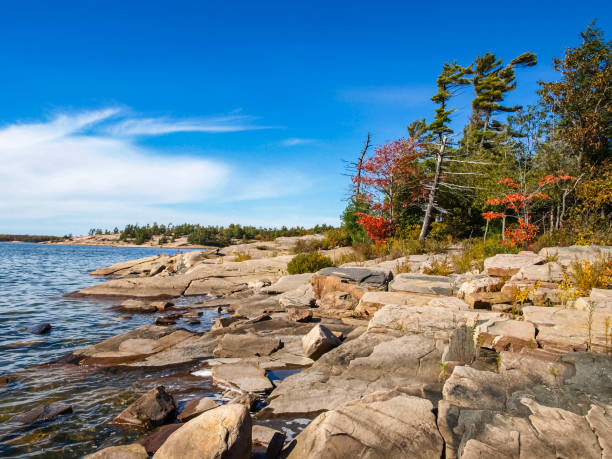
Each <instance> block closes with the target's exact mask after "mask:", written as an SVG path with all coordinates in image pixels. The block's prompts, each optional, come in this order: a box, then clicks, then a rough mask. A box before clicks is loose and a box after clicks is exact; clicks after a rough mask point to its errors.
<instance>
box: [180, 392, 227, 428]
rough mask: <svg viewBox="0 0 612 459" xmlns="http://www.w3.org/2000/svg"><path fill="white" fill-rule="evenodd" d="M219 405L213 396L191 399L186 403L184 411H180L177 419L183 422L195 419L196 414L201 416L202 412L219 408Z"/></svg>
mask: <svg viewBox="0 0 612 459" xmlns="http://www.w3.org/2000/svg"><path fill="white" fill-rule="evenodd" d="M217 406H219V405H217V403H216V402H215V401H214V400H213V399H212V398H208V397H203V398H199V399H196V400H190V401H189V402H187V403H186V404H185V407H184V408H183V411H181V412H180V413H179V415H178V416H177V419H178V420H179V421H181V422H187V421H189V420H190V419H193V418H195V417H196V416H199V415H200V414H202V413H204V412H205V411H208V410H212V409H214V408H217Z"/></svg>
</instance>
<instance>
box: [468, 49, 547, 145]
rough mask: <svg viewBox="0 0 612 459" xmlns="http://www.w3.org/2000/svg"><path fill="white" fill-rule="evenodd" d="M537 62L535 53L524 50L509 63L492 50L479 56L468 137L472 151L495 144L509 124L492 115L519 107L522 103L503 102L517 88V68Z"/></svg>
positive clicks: (515, 109) (512, 110) (476, 61)
mask: <svg viewBox="0 0 612 459" xmlns="http://www.w3.org/2000/svg"><path fill="white" fill-rule="evenodd" d="M536 63H537V59H536V55H535V54H532V53H530V52H526V53H523V54H521V55H520V56H518V57H517V58H515V59H513V60H512V61H511V62H510V64H508V65H506V66H504V65H503V61H502V59H498V58H497V57H496V56H495V54H492V53H486V54H485V55H484V56H479V57H477V58H476V60H475V69H474V77H473V84H474V93H475V95H474V99H473V100H472V118H471V120H470V124H469V126H468V129H467V133H466V134H467V135H466V137H467V138H466V139H465V140H466V145H467V148H468V150H469V152H470V153H474V152H482V151H483V150H490V149H492V148H494V146H495V144H496V140H498V138H499V136H500V134H502V133H503V132H504V130H505V128H506V125H505V123H503V122H502V121H500V120H497V119H494V118H493V117H494V116H495V115H496V114H497V113H500V112H504V113H512V112H516V111H517V110H519V109H520V107H519V106H505V105H502V102H503V101H504V98H505V97H506V94H507V93H508V92H510V91H513V90H514V89H516V75H515V69H516V68H519V67H531V66H534V65H536Z"/></svg>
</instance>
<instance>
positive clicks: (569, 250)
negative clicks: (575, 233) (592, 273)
mask: <svg viewBox="0 0 612 459" xmlns="http://www.w3.org/2000/svg"><path fill="white" fill-rule="evenodd" d="M539 255H540V256H542V257H544V258H548V259H550V260H555V261H556V262H557V263H559V264H560V265H561V266H563V267H564V268H569V267H570V266H571V265H573V264H574V263H580V262H583V261H586V262H589V263H596V262H598V261H601V259H602V258H603V257H612V247H611V246H603V245H585V246H582V245H572V246H571V247H546V248H544V249H542V250H540V252H539Z"/></svg>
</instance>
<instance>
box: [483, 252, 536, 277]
mask: <svg viewBox="0 0 612 459" xmlns="http://www.w3.org/2000/svg"><path fill="white" fill-rule="evenodd" d="M545 261H546V260H545V259H544V257H542V256H540V255H537V254H535V253H533V252H521V253H519V254H510V253H500V254H497V255H495V256H494V257H489V258H487V259H485V261H484V267H485V271H486V273H487V274H488V275H489V276H498V277H503V276H508V277H509V276H512V275H514V274H516V273H518V272H519V271H520V270H521V269H522V268H525V267H529V266H533V265H540V264H542V263H544V262H545Z"/></svg>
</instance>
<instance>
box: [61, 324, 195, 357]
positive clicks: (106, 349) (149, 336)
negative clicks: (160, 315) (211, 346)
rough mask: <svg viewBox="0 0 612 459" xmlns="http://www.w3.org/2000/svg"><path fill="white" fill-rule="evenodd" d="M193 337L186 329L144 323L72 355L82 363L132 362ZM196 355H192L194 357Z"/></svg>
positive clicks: (159, 352)
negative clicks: (142, 325)
mask: <svg viewBox="0 0 612 459" xmlns="http://www.w3.org/2000/svg"><path fill="white" fill-rule="evenodd" d="M195 339H197V337H196V336H195V335H194V334H193V333H190V332H188V331H185V330H174V329H173V328H171V327H165V326H155V325H147V326H144V327H140V328H137V329H136V330H131V331H129V332H126V333H122V334H120V335H117V336H113V337H111V338H108V339H106V340H104V341H102V342H100V343H98V344H95V345H93V346H89V347H87V348H84V349H79V350H76V351H74V352H73V355H74V358H75V359H77V360H78V361H79V363H80V364H81V365H90V364H93V365H120V364H133V363H135V362H138V361H142V360H143V359H144V360H146V359H147V358H149V357H150V356H155V355H158V354H163V353H164V352H168V351H171V350H172V349H175V348H177V347H179V346H181V345H186V344H187V343H191V342H193V341H194V340H195ZM197 357H198V356H193V359H195V358H197ZM187 361H189V359H188V360H187Z"/></svg>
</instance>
